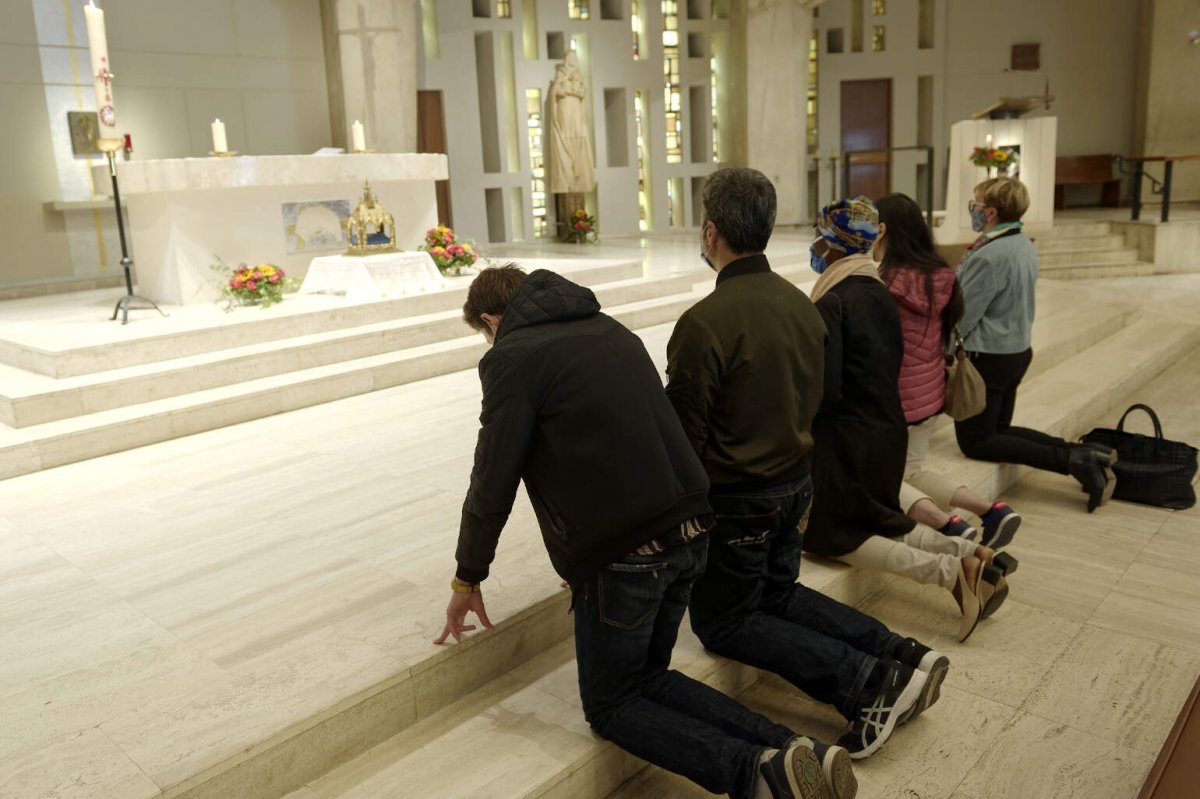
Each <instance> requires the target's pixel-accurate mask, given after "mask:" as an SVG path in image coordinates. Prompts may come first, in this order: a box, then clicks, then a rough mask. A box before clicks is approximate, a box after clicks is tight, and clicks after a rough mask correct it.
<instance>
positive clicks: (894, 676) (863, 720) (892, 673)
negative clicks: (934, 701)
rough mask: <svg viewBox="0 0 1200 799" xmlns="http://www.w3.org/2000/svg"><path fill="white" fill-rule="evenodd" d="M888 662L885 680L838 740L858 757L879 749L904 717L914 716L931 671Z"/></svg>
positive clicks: (868, 755)
mask: <svg viewBox="0 0 1200 799" xmlns="http://www.w3.org/2000/svg"><path fill="white" fill-rule="evenodd" d="M884 662H885V663H886V664H887V673H886V674H885V675H884V677H883V680H882V682H880V684H879V685H878V686H877V687H876V688H875V689H874V693H873V694H872V695H870V697H869V699H868V700H867V701H866V702H865V703H864V704H863V706H862V709H861V710H860V711H859V712H858V718H856V719H855V720H854V726H853V727H852V728H851V729H850V732H848V733H846V734H845V735H843V736H842V737H841V738H839V739H838V744H839V745H841V746H844V747H846V750H847V751H848V752H849V753H850V757H852V758H854V759H855V760H861V759H862V758H864V757H870V756H871V755H873V754H875V753H876V752H878V751H879V747H881V746H883V744H884V742H885V741H887V739H888V738H890V737H891V735H892V731H893V730H895V729H896V726H897V725H898V724H900V719H901V718H907V717H911V715H912V714H911V713H909V711H910V710H912V708H913V707H914V706H915V705H916V703H917V700H919V699H920V698H921V692H922V691H923V690H924V689H925V684H926V683H927V682H928V681H929V675H928V674H926V673H925V672H923V671H921V670H919V669H914V668H913V667H911V666H906V665H905V664H903V663H901V662H899V661H897V660H889V661H884ZM905 714H908V716H906V715H905Z"/></svg>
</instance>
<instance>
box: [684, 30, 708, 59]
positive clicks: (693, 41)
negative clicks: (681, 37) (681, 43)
mask: <svg viewBox="0 0 1200 799" xmlns="http://www.w3.org/2000/svg"><path fill="white" fill-rule="evenodd" d="M687 54H688V58H708V35H707V34H704V33H689V34H688V35H687Z"/></svg>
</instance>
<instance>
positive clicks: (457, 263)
mask: <svg viewBox="0 0 1200 799" xmlns="http://www.w3.org/2000/svg"><path fill="white" fill-rule="evenodd" d="M420 249H422V250H424V251H425V252H427V253H429V257H430V258H432V259H433V262H434V264H436V265H437V268H438V271H440V272H441V273H442V274H443V275H450V276H456V275H469V274H472V273H473V272H474V271H475V270H474V269H473V267H474V265H475V261H476V260H478V258H479V253H478V252H476V251H475V248H474V247H473V246H472V245H471V244H470V243H469V242H466V241H459V240H458V237H457V236H455V234H454V231H453V230H451V229H450V228H448V227H446V226H445V225H438V226H437V227H432V228H430V229H429V230H428V231H426V233H425V243H424V244H422V245H421V247H420Z"/></svg>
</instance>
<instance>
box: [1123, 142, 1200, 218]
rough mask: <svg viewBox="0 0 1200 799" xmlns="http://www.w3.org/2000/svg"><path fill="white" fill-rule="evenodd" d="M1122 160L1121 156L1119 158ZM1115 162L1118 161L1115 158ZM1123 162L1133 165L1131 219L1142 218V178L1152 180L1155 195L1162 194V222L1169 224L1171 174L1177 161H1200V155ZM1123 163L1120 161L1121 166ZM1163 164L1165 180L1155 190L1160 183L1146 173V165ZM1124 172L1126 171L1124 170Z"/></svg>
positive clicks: (1157, 156) (1124, 159) (1150, 156)
mask: <svg viewBox="0 0 1200 799" xmlns="http://www.w3.org/2000/svg"><path fill="white" fill-rule="evenodd" d="M1117 158H1120V156H1117ZM1114 160H1116V159H1115V158H1114ZM1121 161H1123V162H1127V163H1131V164H1133V199H1132V203H1131V204H1132V206H1133V209H1132V210H1133V213H1132V215H1131V217H1130V218H1131V219H1133V221H1135V222H1136V221H1137V220H1138V219H1140V218H1141V216H1142V178H1143V177H1148V178H1150V191H1151V193H1153V194H1158V193H1160V192H1161V194H1162V221H1163V222H1167V221H1169V220H1170V217H1171V173H1172V172H1173V171H1174V166H1175V162H1176V161H1200V154H1193V155H1148V156H1142V157H1140V158H1121ZM1121 161H1118V166H1120V164H1121ZM1148 163H1162V165H1163V179H1162V184H1161V185H1162V188H1161V189H1160V190H1155V184H1157V183H1158V182H1159V181H1158V180H1157V179H1155V177H1154V176H1153V175H1149V174H1147V173H1146V164H1148ZM1122 171H1124V170H1123V169H1122Z"/></svg>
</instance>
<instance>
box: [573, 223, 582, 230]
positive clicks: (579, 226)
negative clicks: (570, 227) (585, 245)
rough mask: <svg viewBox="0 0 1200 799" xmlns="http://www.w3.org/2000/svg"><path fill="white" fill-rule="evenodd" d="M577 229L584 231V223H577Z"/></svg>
mask: <svg viewBox="0 0 1200 799" xmlns="http://www.w3.org/2000/svg"><path fill="white" fill-rule="evenodd" d="M575 229H576V230H583V223H582V222H576V223H575Z"/></svg>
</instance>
